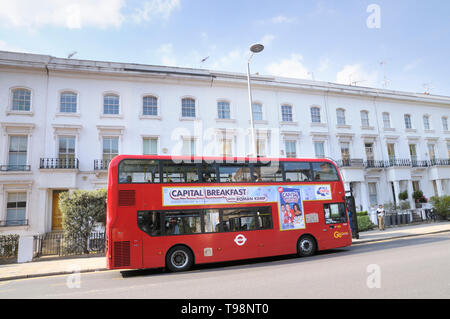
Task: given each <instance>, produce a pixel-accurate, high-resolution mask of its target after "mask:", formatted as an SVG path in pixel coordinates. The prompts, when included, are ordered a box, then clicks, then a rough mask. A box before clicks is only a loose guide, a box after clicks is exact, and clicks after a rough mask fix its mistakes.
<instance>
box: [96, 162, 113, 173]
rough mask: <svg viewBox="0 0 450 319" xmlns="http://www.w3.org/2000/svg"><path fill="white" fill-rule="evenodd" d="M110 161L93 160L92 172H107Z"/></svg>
mask: <svg viewBox="0 0 450 319" xmlns="http://www.w3.org/2000/svg"><path fill="white" fill-rule="evenodd" d="M110 162H111V160H94V171H100V170H107V169H108V166H109V163H110Z"/></svg>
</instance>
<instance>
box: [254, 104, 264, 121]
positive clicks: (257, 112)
mask: <svg viewBox="0 0 450 319" xmlns="http://www.w3.org/2000/svg"><path fill="white" fill-rule="evenodd" d="M252 112H253V120H254V121H262V120H263V108H262V104H261V103H253V104H252Z"/></svg>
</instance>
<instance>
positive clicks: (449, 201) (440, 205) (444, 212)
mask: <svg viewBox="0 0 450 319" xmlns="http://www.w3.org/2000/svg"><path fill="white" fill-rule="evenodd" d="M430 201H431V204H432V205H433V207H434V212H435V214H437V215H439V216H441V217H442V218H444V219H446V218H447V217H449V216H450V196H449V195H445V196H440V197H438V196H433V197H431V198H430Z"/></svg>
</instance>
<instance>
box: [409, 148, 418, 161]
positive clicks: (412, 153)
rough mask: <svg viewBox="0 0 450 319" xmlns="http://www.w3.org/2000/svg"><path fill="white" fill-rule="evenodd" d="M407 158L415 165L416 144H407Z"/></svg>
mask: <svg viewBox="0 0 450 319" xmlns="http://www.w3.org/2000/svg"><path fill="white" fill-rule="evenodd" d="M409 156H410V157H411V161H412V162H413V163H415V162H416V161H417V148H416V144H409Z"/></svg>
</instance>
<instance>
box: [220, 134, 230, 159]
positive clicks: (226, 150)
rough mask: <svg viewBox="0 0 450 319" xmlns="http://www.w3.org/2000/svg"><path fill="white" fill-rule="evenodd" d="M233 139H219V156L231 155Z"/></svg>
mask: <svg viewBox="0 0 450 319" xmlns="http://www.w3.org/2000/svg"><path fill="white" fill-rule="evenodd" d="M232 147H233V140H232V139H227V138H224V139H222V140H221V141H220V152H221V154H220V155H221V156H224V157H226V156H233V150H232Z"/></svg>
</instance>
